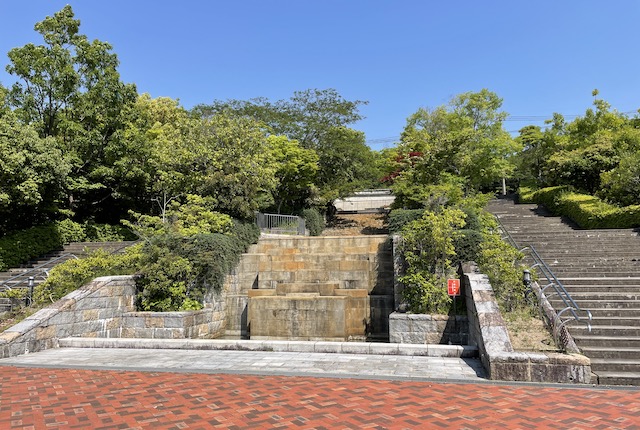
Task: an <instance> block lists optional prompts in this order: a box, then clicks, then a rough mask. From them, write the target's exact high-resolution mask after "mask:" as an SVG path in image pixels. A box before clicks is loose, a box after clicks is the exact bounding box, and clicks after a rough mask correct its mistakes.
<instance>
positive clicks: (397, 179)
mask: <svg viewBox="0 0 640 430" xmlns="http://www.w3.org/2000/svg"><path fill="white" fill-rule="evenodd" d="M501 105H502V99H500V98H499V97H498V96H497V95H496V94H495V93H492V92H490V91H488V90H482V91H480V92H477V93H464V94H461V95H459V96H457V97H455V98H454V99H453V100H452V101H451V102H450V103H449V105H448V106H441V107H438V108H436V109H432V110H430V109H419V110H418V111H417V112H416V113H414V114H413V115H411V116H410V117H409V118H408V119H407V125H406V127H405V129H404V131H403V133H402V135H401V139H400V143H399V145H398V147H397V156H396V158H395V160H394V162H395V165H396V168H395V171H393V172H392V174H391V175H389V176H388V178H389V179H390V180H391V182H393V188H394V192H395V194H396V196H397V206H407V207H412V206H413V207H415V205H416V204H419V202H418V201H417V200H416V196H419V197H420V198H422V197H424V192H422V191H420V189H425V188H424V187H425V186H428V185H438V184H442V185H443V184H447V183H453V184H455V185H456V186H459V185H462V186H463V187H464V188H465V189H466V190H467V192H475V191H480V190H483V189H489V188H490V187H491V186H492V185H493V184H495V183H496V182H497V181H498V180H500V179H501V178H505V177H507V178H508V177H511V175H512V173H513V170H514V164H513V160H512V158H513V157H512V156H513V155H514V154H515V153H517V151H518V148H519V143H518V142H515V141H514V140H513V139H511V137H510V136H509V134H508V133H507V132H506V131H504V129H503V121H504V119H505V117H506V114H505V113H504V112H501V111H499V109H500V107H501Z"/></svg>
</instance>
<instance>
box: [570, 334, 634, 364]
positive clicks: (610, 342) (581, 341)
mask: <svg viewBox="0 0 640 430" xmlns="http://www.w3.org/2000/svg"><path fill="white" fill-rule="evenodd" d="M572 336H573V339H574V340H575V341H576V345H578V347H579V348H584V347H608V348H636V349H637V350H638V353H639V355H638V357H637V358H638V359H640V337H639V336H626V335H622V334H618V335H616V336H593V335H574V334H573V333H572Z"/></svg>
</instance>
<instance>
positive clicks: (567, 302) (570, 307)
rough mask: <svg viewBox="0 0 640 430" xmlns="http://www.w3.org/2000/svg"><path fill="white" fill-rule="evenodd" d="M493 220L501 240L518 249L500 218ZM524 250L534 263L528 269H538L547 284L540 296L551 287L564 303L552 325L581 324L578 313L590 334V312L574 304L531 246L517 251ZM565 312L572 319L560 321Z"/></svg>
mask: <svg viewBox="0 0 640 430" xmlns="http://www.w3.org/2000/svg"><path fill="white" fill-rule="evenodd" d="M495 218H496V221H497V222H498V225H499V226H500V230H502V232H503V233H504V234H505V236H506V237H503V239H507V242H509V244H510V245H511V246H513V247H514V248H516V249H518V244H517V243H516V241H515V240H514V239H513V237H512V236H511V234H510V233H509V231H508V230H507V229H506V228H505V227H504V225H503V224H502V222H501V221H500V218H498V217H497V216H496V217H495ZM526 250H529V251H530V252H529V255H531V257H532V259H533V261H534V264H533V266H531V267H530V268H531V269H535V268H538V269H539V271H540V272H541V273H542V275H543V276H544V277H545V278H546V279H547V281H548V282H549V283H548V284H547V285H545V286H544V287H543V288H541V290H540V294H541V295H545V290H546V289H547V288H549V287H553V290H554V291H555V293H556V294H557V295H558V297H560V300H562V303H564V306H565V307H564V308H563V309H562V310H560V311H559V312H557V313H556V317H555V320H554V321H553V325H557V324H558V322H559V323H560V324H559V325H558V326H557V328H558V329H561V328H562V327H563V326H564V325H565V324H566V323H568V322H569V321H571V320H574V321H578V322H582V321H583V319H582V318H581V317H580V315H579V313H585V314H586V316H587V321H586V324H587V329H588V330H589V332H591V321H592V319H593V316H592V315H591V311H589V310H588V309H582V308H581V307H580V305H578V303H576V301H575V300H574V299H573V297H571V294H570V293H569V292H568V291H567V289H566V288H565V287H564V284H562V282H561V281H560V280H559V279H558V277H557V276H556V275H555V273H553V270H551V268H550V267H549V266H548V265H547V263H545V262H544V260H543V259H542V257H540V254H538V251H536V249H535V247H534V246H533V245H529V246H526V247H524V248H522V249H520V250H519V251H520V252H524V251H526ZM550 296H551V295H545V297H546V298H547V299H548V298H549V297H550ZM538 300H540V297H539V298H538ZM567 311H569V312H570V313H571V315H572V316H573V319H571V318H569V319H566V320H564V321H562V318H561V315H562V314H563V313H565V312H567Z"/></svg>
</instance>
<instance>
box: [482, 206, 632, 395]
mask: <svg viewBox="0 0 640 430" xmlns="http://www.w3.org/2000/svg"><path fill="white" fill-rule="evenodd" d="M488 209H489V211H490V212H491V213H493V214H494V215H495V216H497V217H498V219H499V220H500V222H501V224H502V225H503V226H504V228H505V229H506V230H507V231H508V232H509V234H510V235H511V237H512V238H513V239H514V241H515V242H516V244H517V245H518V246H519V247H520V248H524V247H526V246H530V245H533V246H534V247H535V249H536V250H537V252H538V253H539V254H540V256H541V257H542V259H543V260H544V262H545V263H546V264H547V265H548V266H549V267H550V268H551V270H552V271H553V272H554V274H555V275H556V277H557V278H558V279H559V280H560V282H562V284H564V286H565V288H566V289H567V291H568V292H569V293H570V294H571V296H572V297H573V299H574V300H575V301H576V303H577V304H578V305H579V306H580V307H581V308H583V309H588V310H590V311H591V313H592V315H593V320H592V329H591V332H589V330H588V327H587V326H586V325H585V324H581V323H575V322H570V323H568V324H567V328H568V330H569V333H570V334H571V335H572V336H573V338H574V340H575V342H576V344H577V346H578V347H579V348H580V350H581V351H582V353H583V354H584V355H586V356H587V357H589V358H590V359H591V369H592V372H593V373H594V374H595V375H596V376H597V380H598V383H599V384H612V385H640V236H639V235H638V230H637V229H635V230H634V229H601V230H583V229H580V228H578V227H577V226H575V225H574V224H573V223H571V222H570V221H568V220H565V219H564V218H561V217H555V216H552V215H551V214H550V213H549V212H548V211H546V210H545V208H544V207H542V206H538V205H536V204H518V205H516V204H514V202H513V200H511V199H498V200H493V201H492V202H491V203H490V204H489V207H488ZM549 301H550V302H551V304H552V305H553V306H554V308H555V309H556V311H559V310H561V309H562V308H564V305H563V303H562V302H561V301H560V300H559V299H556V298H555V297H554V296H551V297H549Z"/></svg>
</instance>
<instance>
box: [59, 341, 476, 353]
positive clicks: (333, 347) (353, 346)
mask: <svg viewBox="0 0 640 430" xmlns="http://www.w3.org/2000/svg"><path fill="white" fill-rule="evenodd" d="M58 346H59V347H68V348H128V349H194V350H238V351H272V352H305V353H309V352H317V353H325V354H326V353H335V354H368V355H404V356H424V357H454V358H471V357H477V355H478V349H477V347H475V346H469V345H462V346H461V345H412V344H402V343H376V342H326V341H315V342H314V341H286V340H283V341H279V340H264V341H263V340H244V339H242V340H241V339H237V340H233V339H125V338H83V337H70V338H63V339H60V340H59V341H58Z"/></svg>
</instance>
